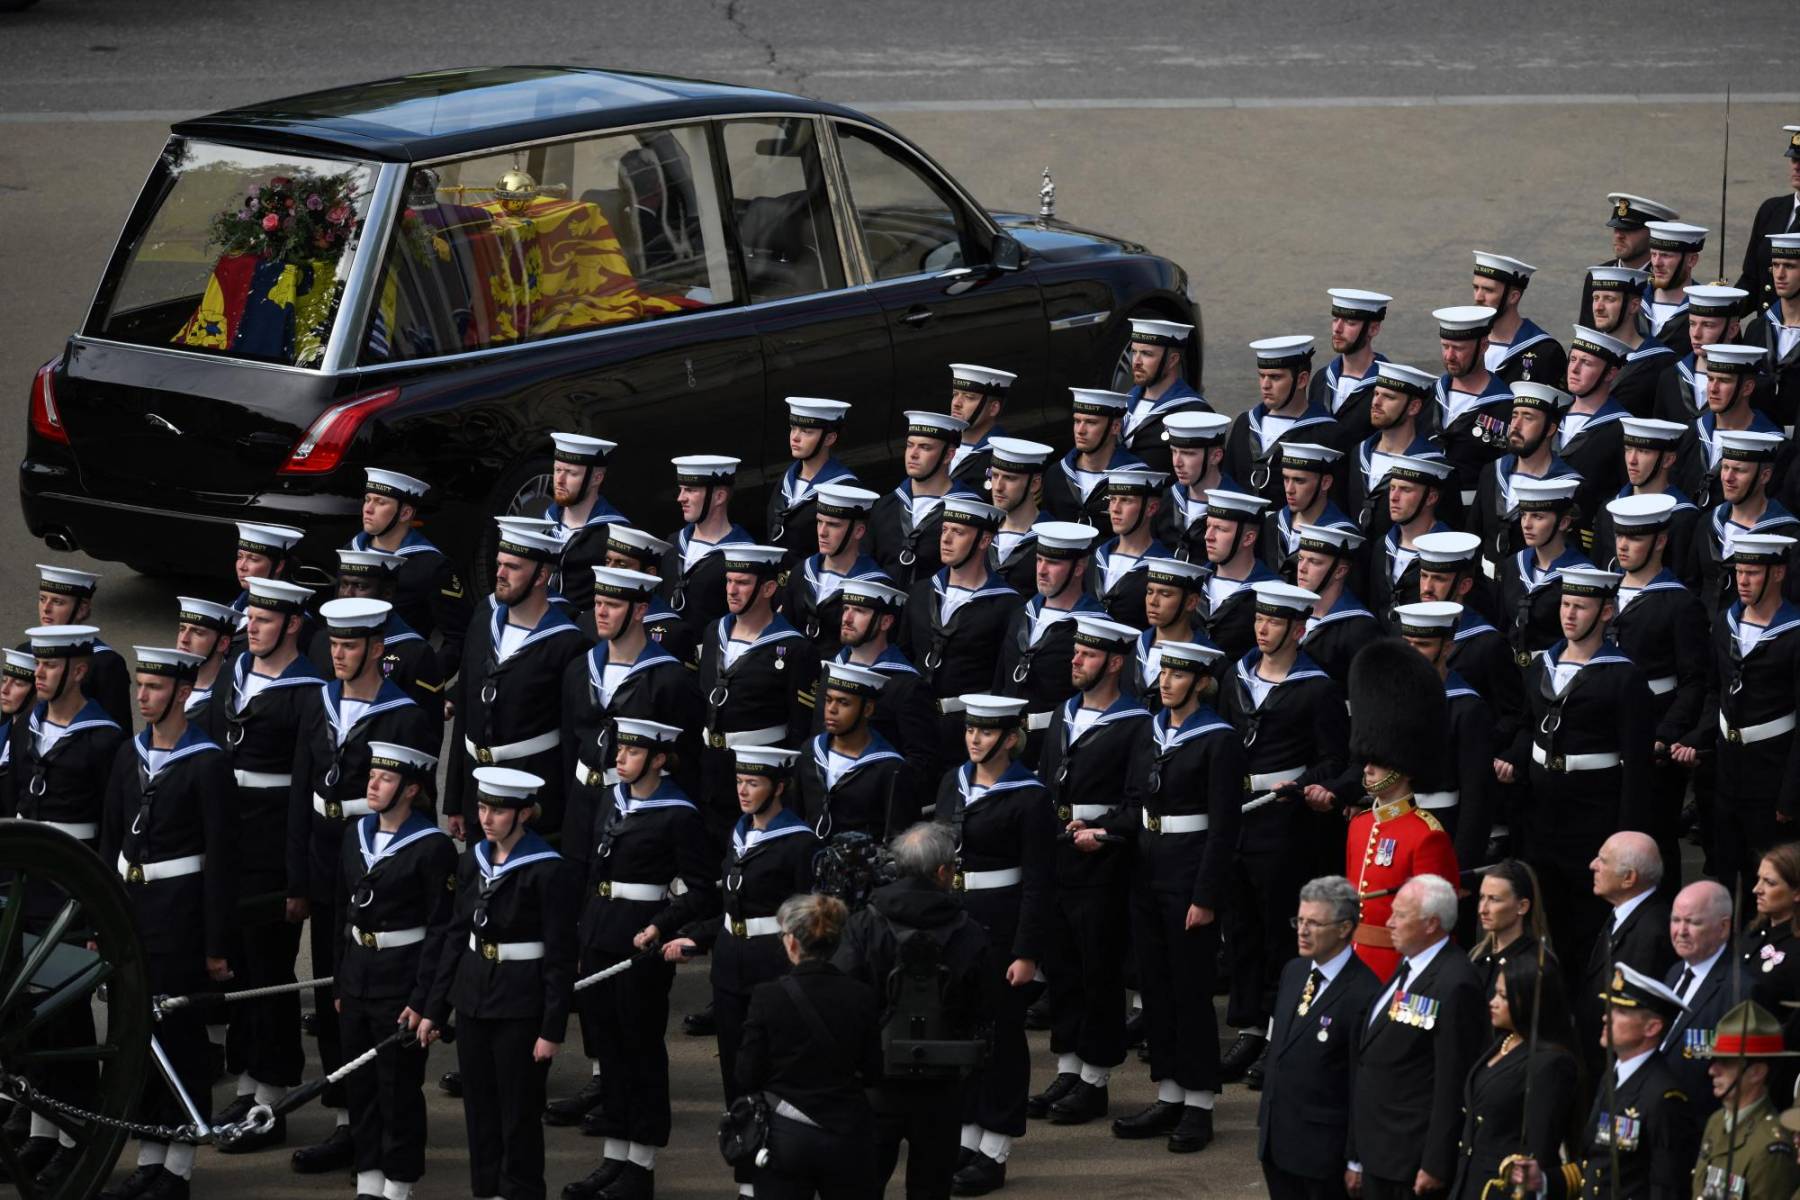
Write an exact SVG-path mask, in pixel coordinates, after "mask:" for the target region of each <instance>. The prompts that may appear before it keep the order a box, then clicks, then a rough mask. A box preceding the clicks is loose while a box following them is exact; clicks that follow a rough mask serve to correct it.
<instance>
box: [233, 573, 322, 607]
mask: <svg viewBox="0 0 1800 1200" xmlns="http://www.w3.org/2000/svg"><path fill="white" fill-rule="evenodd" d="M244 590H245V591H246V592H247V593H249V597H248V599H247V600H246V601H245V606H246V607H248V608H261V609H265V610H267V611H269V612H278V613H287V614H290V615H292V614H296V613H302V612H305V611H306V602H307V601H308V600H310V599H311V598H312V592H310V591H308V590H307V589H306V588H303V587H301V586H300V585H299V584H297V583H289V582H288V581H287V580H285V579H265V578H254V579H248V580H245V581H244Z"/></svg>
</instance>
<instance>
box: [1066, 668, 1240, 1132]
mask: <svg viewBox="0 0 1800 1200" xmlns="http://www.w3.org/2000/svg"><path fill="white" fill-rule="evenodd" d="M1158 658H1159V660H1160V662H1161V666H1160V669H1159V670H1158V672H1157V682H1156V684H1155V692H1154V695H1155V698H1156V700H1157V707H1158V711H1157V713H1156V715H1155V716H1154V717H1153V718H1152V719H1151V725H1150V740H1149V744H1148V745H1147V746H1145V747H1143V748H1142V752H1141V753H1139V754H1138V755H1137V758H1136V760H1135V762H1134V763H1133V767H1132V770H1133V772H1134V774H1135V775H1136V777H1137V787H1136V788H1135V790H1134V792H1131V791H1128V792H1127V796H1128V799H1127V802H1126V804H1125V806H1124V807H1123V808H1122V809H1120V810H1118V811H1117V812H1115V813H1114V814H1113V815H1111V816H1109V817H1106V818H1102V819H1101V820H1100V821H1098V822H1096V823H1095V824H1096V825H1097V826H1098V827H1099V828H1100V829H1101V830H1103V831H1105V832H1108V833H1111V834H1114V835H1115V836H1119V837H1123V838H1125V839H1127V840H1128V841H1130V842H1133V843H1134V848H1133V849H1132V850H1130V851H1126V853H1129V854H1130V855H1131V866H1130V868H1129V869H1128V872H1127V874H1128V877H1129V880H1130V887H1129V897H1128V902H1129V904H1130V913H1131V943H1132V949H1133V957H1134V959H1135V962H1136V965H1137V975H1138V988H1139V990H1140V991H1141V992H1142V994H1143V997H1144V1019H1145V1024H1146V1028H1147V1038H1148V1042H1149V1048H1150V1078H1151V1080H1152V1081H1153V1082H1155V1084H1156V1101H1155V1103H1153V1104H1151V1105H1150V1106H1149V1107H1148V1108H1145V1109H1142V1110H1140V1111H1139V1112H1136V1113H1134V1114H1132V1115H1131V1116H1127V1117H1120V1118H1119V1119H1118V1120H1116V1121H1114V1122H1113V1124H1112V1131H1113V1136H1114V1137H1121V1138H1150V1137H1159V1136H1162V1135H1163V1134H1167V1135H1168V1138H1169V1140H1168V1148H1169V1149H1170V1150H1171V1151H1173V1152H1175V1153H1192V1152H1194V1151H1197V1150H1204V1149H1205V1148H1206V1147H1207V1145H1208V1143H1210V1142H1211V1141H1212V1133H1213V1128H1212V1113H1213V1102H1214V1100H1215V1098H1216V1097H1217V1095H1218V1093H1219V1087H1220V1082H1221V1080H1220V1076H1219V1032H1218V1019H1217V1017H1216V1016H1215V1015H1214V1011H1213V1006H1212V1005H1211V1004H1194V1003H1190V1002H1189V999H1190V998H1191V997H1195V996H1211V995H1212V994H1213V990H1214V989H1213V982H1214V976H1215V975H1216V973H1217V970H1218V956H1219V934H1220V930H1221V925H1222V922H1221V914H1222V913H1223V912H1224V911H1225V909H1226V908H1227V906H1228V902H1229V898H1230V894H1229V892H1228V891H1227V890H1226V889H1227V887H1228V885H1229V883H1230V879H1231V856H1232V849H1233V847H1234V846H1235V845H1236V843H1237V828H1238V813H1239V806H1240V804H1241V803H1242V788H1243V775H1244V756H1243V750H1242V747H1241V746H1240V744H1239V740H1238V736H1237V731H1236V730H1234V729H1233V728H1232V727H1231V726H1230V724H1228V723H1227V722H1226V721H1225V719H1224V718H1223V717H1221V716H1219V714H1218V713H1217V712H1216V711H1214V709H1213V707H1212V704H1213V701H1214V700H1215V699H1216V698H1217V696H1218V683H1217V680H1216V678H1215V676H1214V671H1215V670H1216V668H1217V666H1218V664H1219V659H1220V654H1219V652H1218V650H1217V649H1215V648H1214V647H1212V646H1205V645H1201V644H1199V643H1196V642H1178V641H1174V640H1169V641H1165V642H1163V643H1162V644H1161V648H1160V650H1159V653H1158ZM1145 694H1146V696H1148V695H1150V694H1151V693H1150V691H1149V690H1148V689H1146V692H1145ZM1052 977H1053V978H1054V976H1052Z"/></svg>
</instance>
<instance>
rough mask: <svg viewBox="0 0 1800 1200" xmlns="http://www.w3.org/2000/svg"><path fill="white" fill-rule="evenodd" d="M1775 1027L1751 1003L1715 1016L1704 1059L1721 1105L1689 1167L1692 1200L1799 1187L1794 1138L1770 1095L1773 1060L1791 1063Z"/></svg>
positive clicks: (1754, 1197)
mask: <svg viewBox="0 0 1800 1200" xmlns="http://www.w3.org/2000/svg"><path fill="white" fill-rule="evenodd" d="M1796 1055H1800V1051H1795V1050H1789V1049H1788V1048H1787V1045H1786V1042H1785V1040H1784V1039H1783V1037H1782V1032H1781V1022H1780V1021H1779V1020H1777V1019H1776V1018H1775V1016H1774V1014H1773V1013H1771V1012H1769V1011H1768V1010H1767V1009H1765V1008H1763V1007H1762V1006H1761V1005H1760V1004H1757V1003H1756V1002H1755V1001H1753V1000H1745V1001H1743V1002H1742V1003H1740V1004H1738V1005H1736V1006H1734V1007H1733V1008H1732V1009H1731V1011H1730V1012H1727V1013H1726V1014H1725V1015H1724V1016H1723V1017H1721V1018H1719V1024H1718V1027H1717V1029H1716V1030H1715V1031H1714V1033H1713V1038H1712V1042H1711V1044H1710V1045H1708V1046H1707V1047H1706V1052H1705V1057H1706V1058H1707V1059H1708V1060H1710V1061H1709V1062H1708V1064H1707V1067H1708V1074H1709V1075H1710V1077H1711V1078H1710V1083H1711V1085H1712V1089H1711V1090H1712V1093H1713V1095H1714V1096H1715V1097H1718V1098H1719V1099H1720V1100H1722V1101H1723V1102H1724V1103H1723V1106H1722V1107H1720V1108H1719V1109H1718V1110H1717V1111H1715V1112H1714V1113H1713V1114H1712V1115H1711V1116H1710V1117H1708V1118H1707V1120H1706V1127H1705V1129H1704V1130H1702V1132H1701V1134H1700V1156H1699V1158H1698V1159H1697V1160H1696V1161H1695V1162H1694V1175H1693V1183H1692V1188H1691V1190H1692V1192H1693V1195H1694V1198H1695V1200H1711V1198H1712V1197H1718V1198H1719V1200H1724V1198H1725V1197H1728V1196H1729V1197H1742V1198H1743V1200H1762V1198H1763V1197H1765V1196H1770V1197H1773V1196H1792V1195H1793V1194H1794V1189H1795V1187H1796V1186H1797V1185H1800V1166H1797V1165H1796V1164H1795V1162H1794V1139H1793V1136H1792V1135H1791V1134H1789V1133H1788V1131H1787V1130H1786V1129H1785V1128H1783V1127H1782V1124H1781V1120H1780V1114H1779V1112H1778V1111H1777V1106H1776V1105H1775V1104H1774V1103H1773V1100H1772V1097H1771V1095H1770V1091H1771V1087H1770V1084H1771V1082H1772V1081H1773V1077H1774V1072H1775V1068H1776V1067H1777V1066H1778V1065H1779V1064H1777V1063H1775V1062H1774V1061H1772V1060H1774V1059H1778V1058H1793V1057H1795V1056H1796Z"/></svg>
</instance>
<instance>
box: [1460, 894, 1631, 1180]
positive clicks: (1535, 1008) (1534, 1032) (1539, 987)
mask: <svg viewBox="0 0 1800 1200" xmlns="http://www.w3.org/2000/svg"><path fill="white" fill-rule="evenodd" d="M1524 865H1525V871H1526V874H1527V875H1528V876H1529V877H1530V879H1531V893H1532V895H1533V896H1534V897H1535V896H1537V895H1538V894H1539V892H1538V886H1537V873H1536V872H1535V871H1533V870H1532V869H1531V864H1530V863H1526V864H1524ZM1479 869H1480V868H1477V870H1479ZM1533 907H1534V908H1535V907H1536V905H1535V904H1534V905H1533ZM1608 944H1609V945H1610V944H1611V939H1608ZM1609 982H1610V980H1609ZM1543 1007H1544V939H1543V938H1539V939H1538V940H1537V979H1536V981H1535V986H1533V987H1532V989H1531V1033H1530V1034H1529V1036H1528V1037H1527V1038H1526V1041H1525V1092H1524V1095H1523V1096H1521V1097H1520V1099H1519V1153H1520V1154H1530V1153H1532V1152H1533V1148H1532V1147H1530V1146H1527V1145H1526V1144H1525V1134H1526V1131H1527V1130H1529V1129H1530V1128H1531V1076H1532V1074H1533V1072H1532V1069H1531V1060H1532V1059H1533V1058H1535V1057H1537V1048H1538V1014H1539V1013H1540V1012H1541V1011H1542V1010H1543ZM1540 1169H1542V1166H1541V1164H1540ZM1512 1194H1513V1200H1525V1181H1524V1180H1523V1179H1520V1180H1519V1181H1518V1182H1516V1183H1514V1184H1513V1187H1512Z"/></svg>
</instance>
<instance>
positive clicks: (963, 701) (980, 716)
mask: <svg viewBox="0 0 1800 1200" xmlns="http://www.w3.org/2000/svg"><path fill="white" fill-rule="evenodd" d="M956 700H957V703H958V704H959V705H960V706H961V707H962V711H963V724H965V725H973V726H975V727H977V728H980V729H1011V728H1014V727H1016V726H1017V725H1018V724H1019V720H1020V718H1022V717H1023V716H1024V715H1025V705H1026V703H1027V702H1026V701H1025V700H1024V699H1023V698H1021V699H1017V700H1015V699H1013V698H1012V697H1011V696H995V695H992V694H991V693H988V692H964V693H963V694H962V695H960V696H958V697H957V698H956Z"/></svg>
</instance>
